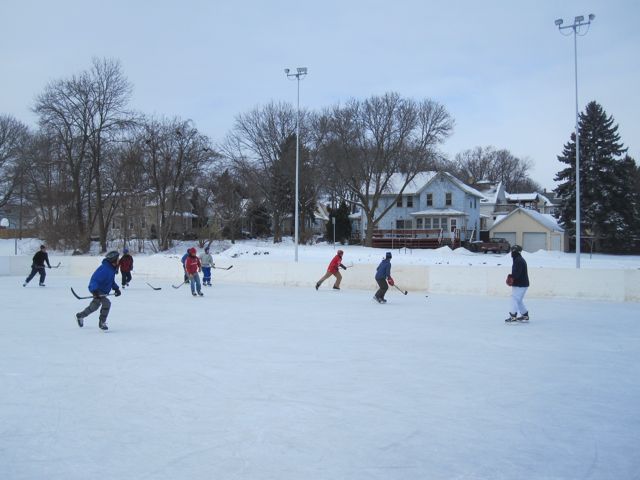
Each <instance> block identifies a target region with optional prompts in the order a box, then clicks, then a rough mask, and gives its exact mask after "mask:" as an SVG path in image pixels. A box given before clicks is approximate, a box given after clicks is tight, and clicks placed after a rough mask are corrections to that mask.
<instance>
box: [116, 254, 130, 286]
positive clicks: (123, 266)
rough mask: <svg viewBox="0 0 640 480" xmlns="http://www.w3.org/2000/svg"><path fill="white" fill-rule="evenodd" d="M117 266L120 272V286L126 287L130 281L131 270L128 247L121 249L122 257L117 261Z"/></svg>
mask: <svg viewBox="0 0 640 480" xmlns="http://www.w3.org/2000/svg"><path fill="white" fill-rule="evenodd" d="M118 268H119V269H120V273H121V274H122V288H124V287H128V286H129V283H130V282H131V272H132V271H133V257H132V256H131V255H129V249H128V248H123V249H122V257H121V258H120V261H119V262H118Z"/></svg>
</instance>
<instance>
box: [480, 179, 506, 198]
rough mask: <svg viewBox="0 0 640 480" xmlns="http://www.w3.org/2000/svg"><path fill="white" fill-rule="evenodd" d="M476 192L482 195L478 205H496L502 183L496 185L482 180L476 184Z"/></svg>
mask: <svg viewBox="0 0 640 480" xmlns="http://www.w3.org/2000/svg"><path fill="white" fill-rule="evenodd" d="M476 187H477V189H478V191H479V192H480V193H481V194H482V198H481V199H480V203H498V193H499V192H500V189H501V188H502V182H498V183H497V184H494V183H491V182H489V181H488V180H484V181H482V182H480V183H478V184H476Z"/></svg>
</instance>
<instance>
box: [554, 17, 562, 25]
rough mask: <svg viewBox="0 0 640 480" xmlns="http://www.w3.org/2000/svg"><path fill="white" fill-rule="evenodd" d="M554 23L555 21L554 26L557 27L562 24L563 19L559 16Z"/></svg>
mask: <svg viewBox="0 0 640 480" xmlns="http://www.w3.org/2000/svg"><path fill="white" fill-rule="evenodd" d="M555 23H556V26H557V27H559V26H560V25H562V24H563V23H564V21H563V20H562V19H561V18H559V19H557V20H556V22H555Z"/></svg>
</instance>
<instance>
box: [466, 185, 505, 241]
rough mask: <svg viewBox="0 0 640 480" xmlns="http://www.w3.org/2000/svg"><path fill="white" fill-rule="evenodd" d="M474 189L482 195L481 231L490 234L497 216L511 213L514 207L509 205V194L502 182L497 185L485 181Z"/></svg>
mask: <svg viewBox="0 0 640 480" xmlns="http://www.w3.org/2000/svg"><path fill="white" fill-rule="evenodd" d="M473 187H474V188H475V189H476V190H478V191H479V192H480V193H481V194H482V198H481V199H480V231H481V232H488V231H489V228H491V226H492V225H493V223H494V222H495V220H496V216H497V215H505V214H507V213H509V212H510V211H512V210H513V206H512V205H509V204H508V203H507V192H506V191H505V189H504V184H503V183H502V182H498V183H497V184H495V183H493V182H490V181H488V180H483V181H480V182H478V183H476V184H475V185H473ZM487 237H488V234H487ZM486 239H488V238H485V240H486Z"/></svg>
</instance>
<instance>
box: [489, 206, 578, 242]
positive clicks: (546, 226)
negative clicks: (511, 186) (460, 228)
mask: <svg viewBox="0 0 640 480" xmlns="http://www.w3.org/2000/svg"><path fill="white" fill-rule="evenodd" d="M489 233H490V236H491V237H493V238H504V239H505V240H507V241H508V242H509V243H510V244H511V245H513V244H518V245H521V246H522V248H523V250H525V251H527V252H536V251H538V250H554V251H560V252H563V251H565V234H564V230H563V229H562V228H561V227H560V225H558V222H557V220H556V219H555V218H554V217H553V216H552V215H549V214H546V213H540V212H537V211H535V210H532V209H530V208H522V207H518V208H517V209H515V210H514V211H512V212H511V213H508V214H507V215H502V216H500V217H499V218H498V219H497V220H496V222H495V223H494V224H493V226H492V227H491V228H490V230H489Z"/></svg>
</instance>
